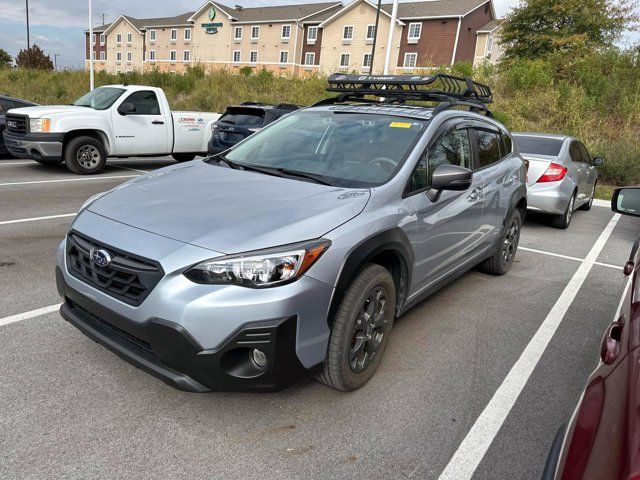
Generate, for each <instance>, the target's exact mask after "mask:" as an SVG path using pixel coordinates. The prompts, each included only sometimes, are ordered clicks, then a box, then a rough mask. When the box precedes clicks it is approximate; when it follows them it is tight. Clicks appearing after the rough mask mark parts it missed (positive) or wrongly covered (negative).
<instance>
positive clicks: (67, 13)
mask: <svg viewBox="0 0 640 480" xmlns="http://www.w3.org/2000/svg"><path fill="white" fill-rule="evenodd" d="M88 1H89V0H56V1H55V2H52V1H50V0H30V2H29V23H30V25H31V43H32V44H34V43H36V44H38V45H39V46H40V47H41V48H42V49H43V50H44V51H45V52H46V53H48V54H50V55H51V57H52V58H53V54H54V53H57V54H59V56H58V66H59V67H70V68H83V67H84V39H83V31H84V29H86V28H88V23H89V18H88V15H89V8H88ZM318 1H322V0H253V1H247V0H222V1H221V2H220V3H226V4H227V5H236V4H240V5H243V6H245V7H254V6H264V5H282V4H287V3H301V2H302V3H314V2H318ZM383 1H384V2H385V3H387V2H388V1H389V0H383ZM400 1H403V0H400ZM203 3H204V1H200V0H136V1H133V2H132V1H131V0H93V12H94V15H93V21H94V25H100V24H101V22H102V20H101V18H102V17H101V16H100V15H98V14H101V13H105V14H106V20H105V21H106V23H110V22H112V21H113V20H115V19H116V18H118V16H119V15H120V14H127V15H130V16H132V17H138V18H149V17H163V16H173V15H178V14H180V13H184V12H188V11H193V10H197V9H198V8H199V7H200V6H201V5H202V4H203ZM345 3H348V2H345ZM517 4H518V0H494V5H495V7H496V10H497V13H498V15H499V16H502V15H504V14H505V13H506V12H507V11H508V10H509V9H510V8H511V7H512V6H514V5H517ZM25 25H26V21H25V2H24V1H23V0H0V48H4V49H5V50H7V51H8V52H9V53H10V54H11V55H13V56H15V55H16V54H17V53H18V51H19V50H20V49H21V48H25V46H26V43H27V35H26V27H25ZM638 39H640V38H639V36H638V35H637V34H635V35H630V36H629V40H628V41H629V42H632V41H637V40H638Z"/></svg>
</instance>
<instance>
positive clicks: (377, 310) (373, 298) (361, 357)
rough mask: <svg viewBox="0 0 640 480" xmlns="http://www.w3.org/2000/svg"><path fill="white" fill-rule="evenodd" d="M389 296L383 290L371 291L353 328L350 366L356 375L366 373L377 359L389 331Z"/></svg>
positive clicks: (378, 288)
mask: <svg viewBox="0 0 640 480" xmlns="http://www.w3.org/2000/svg"><path fill="white" fill-rule="evenodd" d="M386 306H387V295H386V293H385V291H384V289H383V288H381V287H376V288H374V289H372V290H371V291H369V293H368V294H367V296H366V298H365V300H364V302H363V304H362V306H361V307H360V310H359V312H358V317H357V318H356V321H355V323H354V325H353V328H352V332H353V333H352V336H351V347H350V349H349V365H350V366H351V370H352V371H353V372H354V373H362V372H364V371H365V370H366V369H367V368H368V367H369V365H371V362H373V360H374V359H375V357H376V355H377V353H378V349H379V348H380V345H382V340H383V339H384V335H385V334H386V332H387V330H388V320H387V308H386Z"/></svg>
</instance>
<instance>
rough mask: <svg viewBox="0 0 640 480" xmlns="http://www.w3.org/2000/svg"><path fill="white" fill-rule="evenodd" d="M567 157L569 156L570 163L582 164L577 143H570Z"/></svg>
mask: <svg viewBox="0 0 640 480" xmlns="http://www.w3.org/2000/svg"><path fill="white" fill-rule="evenodd" d="M569 155H570V156H571V161H572V162H574V163H582V155H581V153H580V147H579V146H578V142H571V146H570V147H569Z"/></svg>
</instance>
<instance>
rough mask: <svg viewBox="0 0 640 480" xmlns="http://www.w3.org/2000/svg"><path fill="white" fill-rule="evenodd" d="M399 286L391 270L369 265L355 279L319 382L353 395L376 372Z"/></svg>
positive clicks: (338, 317)
mask: <svg viewBox="0 0 640 480" xmlns="http://www.w3.org/2000/svg"><path fill="white" fill-rule="evenodd" d="M395 310H396V287H395V284H394V282H393V278H392V277H391V274H390V273H389V271H388V270H387V269H385V268H383V267H381V266H380V265H369V266H367V267H366V268H365V269H364V270H363V271H362V272H360V274H359V275H358V276H357V277H356V278H355V280H354V281H353V283H352V284H351V285H350V286H349V289H348V290H347V293H346V295H345V296H344V298H343V299H342V302H341V303H340V307H338V312H337V313H336V316H335V319H334V322H333V329H332V330H331V337H330V338H329V346H328V348H327V357H326V360H325V366H324V371H323V372H322V373H321V374H319V375H318V377H317V379H318V381H320V382H322V383H324V384H325V385H327V386H329V387H331V388H335V389H336V390H341V391H343V392H350V391H352V390H357V389H358V388H360V387H362V386H363V385H364V384H366V383H367V382H368V381H369V380H370V379H371V377H373V374H374V373H375V371H376V369H377V368H378V365H379V364H380V360H381V358H382V355H383V354H384V351H385V348H386V346H387V343H388V341H389V335H390V333H391V328H392V327H393V320H394V318H395Z"/></svg>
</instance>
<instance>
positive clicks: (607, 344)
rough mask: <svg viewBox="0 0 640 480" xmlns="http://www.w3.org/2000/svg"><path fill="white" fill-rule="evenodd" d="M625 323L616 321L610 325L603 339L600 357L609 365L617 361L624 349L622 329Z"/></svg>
mask: <svg viewBox="0 0 640 480" xmlns="http://www.w3.org/2000/svg"><path fill="white" fill-rule="evenodd" d="M623 328H624V325H623V324H622V323H620V322H614V323H612V324H611V325H609V328H607V332H606V333H605V335H604V340H602V348H601V349H600V357H601V358H602V361H603V362H604V363H606V364H607V365H611V364H612V363H613V362H615V361H616V358H618V356H619V355H620V352H621V350H622V330H623Z"/></svg>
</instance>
